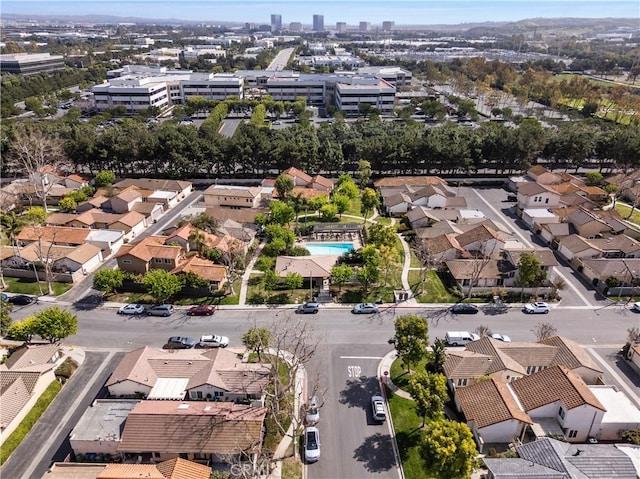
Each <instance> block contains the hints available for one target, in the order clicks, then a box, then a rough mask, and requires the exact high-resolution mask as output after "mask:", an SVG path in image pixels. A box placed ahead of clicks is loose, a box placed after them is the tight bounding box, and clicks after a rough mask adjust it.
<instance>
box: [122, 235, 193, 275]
mask: <svg viewBox="0 0 640 479" xmlns="http://www.w3.org/2000/svg"><path fill="white" fill-rule="evenodd" d="M166 240H167V237H166V236H148V237H146V238H144V239H143V240H142V241H139V242H137V243H133V244H131V243H130V244H126V245H124V246H122V247H121V248H120V251H119V252H118V254H117V255H116V260H117V262H118V268H120V269H121V270H122V271H128V272H131V273H146V272H147V271H149V270H150V269H164V270H166V271H172V270H174V269H175V268H176V267H177V266H178V264H179V263H180V260H181V259H182V258H183V256H184V252H183V250H182V247H181V246H178V245H175V246H174V245H169V244H165V242H166Z"/></svg>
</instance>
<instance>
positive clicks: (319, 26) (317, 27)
mask: <svg viewBox="0 0 640 479" xmlns="http://www.w3.org/2000/svg"><path fill="white" fill-rule="evenodd" d="M313 31H314V32H324V15H314V16H313Z"/></svg>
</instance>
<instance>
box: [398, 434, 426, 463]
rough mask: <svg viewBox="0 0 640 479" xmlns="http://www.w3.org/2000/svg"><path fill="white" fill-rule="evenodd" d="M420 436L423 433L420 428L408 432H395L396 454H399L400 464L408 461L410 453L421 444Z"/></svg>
mask: <svg viewBox="0 0 640 479" xmlns="http://www.w3.org/2000/svg"><path fill="white" fill-rule="evenodd" d="M422 436H423V433H422V430H421V429H420V428H415V429H413V430H411V431H408V432H405V431H398V432H396V444H398V452H399V453H400V460H401V461H402V462H404V461H406V460H407V459H409V452H410V451H412V450H413V449H414V448H415V447H418V446H419V445H420V444H422V442H423V440H422Z"/></svg>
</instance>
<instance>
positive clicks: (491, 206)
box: [458, 187, 606, 307]
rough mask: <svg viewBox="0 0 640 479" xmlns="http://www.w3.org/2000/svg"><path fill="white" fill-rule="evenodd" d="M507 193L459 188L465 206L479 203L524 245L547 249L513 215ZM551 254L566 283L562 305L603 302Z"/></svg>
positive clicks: (588, 304) (496, 189) (584, 304)
mask: <svg viewBox="0 0 640 479" xmlns="http://www.w3.org/2000/svg"><path fill="white" fill-rule="evenodd" d="M508 194H509V193H507V191H506V190H504V189H502V188H477V187H475V188H469V187H460V188H459V193H458V196H464V197H465V198H466V199H467V204H468V205H473V204H475V205H478V207H477V208H478V209H479V210H481V211H482V212H483V213H484V214H485V216H486V217H487V218H489V219H492V220H495V221H498V222H500V223H502V224H504V225H505V226H506V227H507V229H508V230H510V231H511V232H512V233H513V235H514V236H515V237H516V238H517V239H519V240H520V242H521V243H523V244H524V245H525V246H528V247H536V248H548V246H547V245H546V243H544V242H543V241H542V240H541V238H539V237H538V235H536V234H535V233H533V232H532V231H531V230H530V229H529V228H528V227H527V226H526V225H525V224H524V223H523V222H522V220H521V219H520V218H518V217H517V216H516V214H515V205H514V203H508V202H506V198H507V195H508ZM554 254H555V256H556V259H557V260H558V262H559V263H560V265H559V266H556V267H555V268H554V270H555V272H556V275H557V276H558V277H560V278H562V279H563V280H564V282H565V284H566V287H565V288H564V290H562V291H561V292H560V296H561V297H562V305H563V306H576V307H580V306H581V307H584V306H603V305H604V304H606V298H604V297H603V296H602V295H601V294H600V293H599V292H598V291H596V290H595V289H594V288H593V286H592V285H590V284H589V283H588V282H586V281H585V280H584V279H583V278H582V277H580V275H578V274H577V273H576V272H575V271H574V270H573V269H572V268H571V267H570V266H569V265H568V263H567V262H566V261H564V259H562V258H561V257H559V256H558V254H557V253H556V252H555V251H554Z"/></svg>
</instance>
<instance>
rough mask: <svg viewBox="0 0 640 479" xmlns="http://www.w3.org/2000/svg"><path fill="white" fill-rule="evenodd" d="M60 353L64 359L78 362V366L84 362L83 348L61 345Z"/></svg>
mask: <svg viewBox="0 0 640 479" xmlns="http://www.w3.org/2000/svg"><path fill="white" fill-rule="evenodd" d="M62 354H63V356H64V358H65V359H66V358H71V359H73V360H74V362H75V363H76V364H78V366H80V365H81V364H82V363H83V362H84V360H85V356H86V353H85V351H84V349H82V348H80V347H78V346H73V345H64V346H63V347H62Z"/></svg>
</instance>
